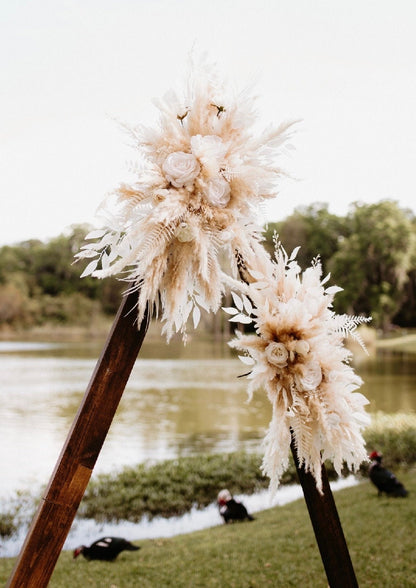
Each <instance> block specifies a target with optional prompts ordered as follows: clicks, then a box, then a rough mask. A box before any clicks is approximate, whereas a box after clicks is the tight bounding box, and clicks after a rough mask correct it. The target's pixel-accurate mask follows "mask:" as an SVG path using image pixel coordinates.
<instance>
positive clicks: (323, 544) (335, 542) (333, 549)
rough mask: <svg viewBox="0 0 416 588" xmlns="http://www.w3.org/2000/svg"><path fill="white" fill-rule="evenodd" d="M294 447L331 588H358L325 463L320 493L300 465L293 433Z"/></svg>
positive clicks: (310, 476)
mask: <svg viewBox="0 0 416 588" xmlns="http://www.w3.org/2000/svg"><path fill="white" fill-rule="evenodd" d="M291 449H292V455H293V459H294V462H295V465H296V470H297V473H298V477H299V482H300V483H301V486H302V490H303V494H304V496H305V502H306V506H307V507H308V512H309V517H310V519H311V523H312V527H313V530H314V533H315V537H316V542H317V544H318V547H319V551H320V554H321V559H322V563H323V564H324V568H325V572H326V577H327V579H328V585H329V586H330V588H358V582H357V579H356V577H355V572H354V568H353V566H352V562H351V558H350V554H349V551H348V546H347V543H346V541H345V537H344V532H343V530H342V526H341V521H340V519H339V516H338V511H337V507H336V505H335V501H334V496H333V494H332V490H331V487H330V485H329V482H328V476H327V473H326V468H325V466H324V464H322V472H321V473H322V490H323V494H320V493H319V492H318V490H317V488H316V481H315V478H314V477H313V475H312V474H311V473H310V472H306V471H305V468H304V467H303V466H302V467H301V466H300V465H299V460H298V455H297V451H296V447H295V443H294V441H293V436H292V443H291Z"/></svg>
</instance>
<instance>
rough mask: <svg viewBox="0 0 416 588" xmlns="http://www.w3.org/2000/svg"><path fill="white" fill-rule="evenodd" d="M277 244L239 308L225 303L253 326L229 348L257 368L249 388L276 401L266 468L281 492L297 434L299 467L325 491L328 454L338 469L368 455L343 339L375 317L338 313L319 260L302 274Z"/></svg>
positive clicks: (238, 298)
mask: <svg viewBox="0 0 416 588" xmlns="http://www.w3.org/2000/svg"><path fill="white" fill-rule="evenodd" d="M298 249H299V248H297V249H296V250H295V251H294V252H293V253H292V255H291V256H290V257H289V256H288V255H287V253H286V251H285V250H284V249H283V247H282V246H281V244H280V243H276V250H275V257H274V259H273V260H270V262H269V263H268V264H263V267H262V269H261V271H259V270H258V269H256V270H250V275H251V277H252V280H253V281H252V282H251V283H249V284H248V285H247V286H244V285H242V292H241V293H240V294H236V293H233V300H234V304H235V306H232V307H229V308H224V310H225V312H227V313H228V314H231V315H232V317H231V318H230V321H232V322H236V323H243V324H252V325H253V326H254V329H255V334H242V333H241V332H239V331H236V338H235V339H233V340H232V341H231V342H230V346H231V347H233V348H235V349H238V350H239V351H241V352H242V355H240V356H239V357H240V359H241V361H242V362H243V363H245V364H247V365H249V366H250V367H251V371H250V372H249V374H246V375H247V377H248V379H249V385H248V393H249V397H250V399H251V397H252V395H253V393H254V391H255V390H258V389H264V390H265V391H266V392H267V395H268V398H269V400H270V402H271V403H272V406H273V416H272V420H271V423H270V426H269V429H268V432H267V435H266V437H265V441H264V445H265V455H264V460H263V470H264V472H265V473H266V474H267V475H268V476H269V477H270V479H271V488H272V490H276V488H277V486H278V484H279V480H280V478H281V476H282V474H283V472H284V471H285V470H286V469H287V466H288V460H289V451H290V444H291V440H292V436H293V439H294V442H295V446H296V450H297V455H298V458H299V461H300V464H301V465H304V467H305V469H306V471H310V472H311V473H312V474H313V476H314V477H315V480H316V485H317V488H318V489H319V490H320V491H322V480H321V469H322V463H323V461H325V460H326V459H330V460H331V461H332V462H333V464H334V467H335V470H336V471H337V472H338V473H339V474H340V473H341V469H342V467H343V464H344V462H345V463H346V465H347V466H348V467H349V468H350V469H353V470H354V469H356V468H358V466H359V465H360V463H362V462H363V461H364V460H366V459H367V454H366V451H365V443H364V439H363V437H362V434H361V431H362V429H363V428H364V427H365V426H367V425H368V424H369V422H370V419H369V416H368V415H367V414H366V413H365V409H364V406H365V405H366V404H368V400H367V399H366V398H365V397H364V396H363V395H362V394H361V393H359V392H356V390H357V389H358V388H359V387H360V386H361V384H362V380H361V378H360V377H359V376H357V375H356V374H355V372H354V370H353V368H352V367H351V366H350V365H349V362H350V359H351V352H350V351H349V350H348V349H347V348H346V347H345V346H344V339H345V337H346V336H347V335H352V336H353V337H355V339H357V340H358V341H359V342H360V344H361V345H362V346H363V347H364V343H363V342H362V340H361V338H360V336H359V334H358V333H356V328H357V326H358V325H359V324H361V323H364V322H368V321H369V320H370V319H368V318H364V317H355V316H349V315H338V314H336V313H335V312H334V311H333V310H332V302H333V299H334V296H335V294H336V292H338V291H340V290H341V288H338V287H337V286H331V287H325V284H326V283H327V281H328V279H329V276H327V277H326V278H324V279H322V267H321V264H320V262H319V259H316V260H314V261H313V263H312V265H311V267H309V268H307V269H306V270H305V271H304V272H303V273H302V272H301V269H300V267H299V265H298V263H297V262H296V254H297V251H298Z"/></svg>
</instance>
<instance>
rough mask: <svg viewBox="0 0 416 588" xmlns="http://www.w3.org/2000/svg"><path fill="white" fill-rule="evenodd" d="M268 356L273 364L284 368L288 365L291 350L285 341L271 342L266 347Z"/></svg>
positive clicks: (268, 359)
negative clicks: (287, 347)
mask: <svg viewBox="0 0 416 588" xmlns="http://www.w3.org/2000/svg"><path fill="white" fill-rule="evenodd" d="M266 357H267V361H268V362H269V363H271V364H272V365H274V366H276V367H278V368H283V367H286V366H287V360H288V357H289V352H288V350H287V349H286V347H285V345H283V343H269V344H268V345H267V347H266Z"/></svg>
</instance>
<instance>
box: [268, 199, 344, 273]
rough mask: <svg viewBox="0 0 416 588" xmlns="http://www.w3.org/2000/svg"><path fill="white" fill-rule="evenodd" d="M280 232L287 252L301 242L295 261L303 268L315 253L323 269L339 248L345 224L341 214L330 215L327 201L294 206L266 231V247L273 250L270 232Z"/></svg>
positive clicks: (280, 237) (280, 238)
mask: <svg viewBox="0 0 416 588" xmlns="http://www.w3.org/2000/svg"><path fill="white" fill-rule="evenodd" d="M275 232H276V233H277V234H278V235H279V240H280V241H281V242H282V245H283V247H284V248H285V249H286V251H287V252H288V253H290V252H291V251H292V250H293V249H294V248H295V247H298V246H299V245H300V250H299V253H298V255H297V260H298V262H299V265H300V266H301V267H302V268H306V267H307V266H309V265H310V263H311V261H312V259H314V258H316V257H317V256H318V255H319V257H320V258H321V262H322V266H323V269H324V271H326V268H327V264H328V261H329V259H330V258H331V257H332V255H333V254H334V252H335V251H336V250H337V249H338V245H339V243H340V240H341V239H343V238H344V237H345V236H347V235H348V225H346V223H345V219H343V218H342V217H339V216H336V215H335V214H331V213H330V212H329V211H328V204H324V203H322V202H315V203H313V204H311V205H309V206H303V207H299V208H296V210H295V212H294V213H293V214H292V215H290V216H289V217H288V218H287V219H286V220H284V221H283V222H280V223H270V224H269V225H268V226H267V228H266V231H265V237H266V247H267V249H268V251H270V252H272V250H273V243H272V240H273V234H274V233H275Z"/></svg>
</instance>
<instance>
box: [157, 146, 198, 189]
mask: <svg viewBox="0 0 416 588" xmlns="http://www.w3.org/2000/svg"><path fill="white" fill-rule="evenodd" d="M200 169H201V168H200V165H199V163H198V161H197V160H196V159H195V157H194V155H192V153H184V152H183V151H175V152H174V153H171V154H170V155H168V156H167V158H166V159H165V161H164V162H163V165H162V170H163V173H164V174H165V177H166V179H167V180H168V182H170V183H171V184H172V186H174V187H175V188H183V187H184V186H191V185H192V184H193V182H194V180H195V178H196V177H197V176H198V174H199V171H200Z"/></svg>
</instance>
